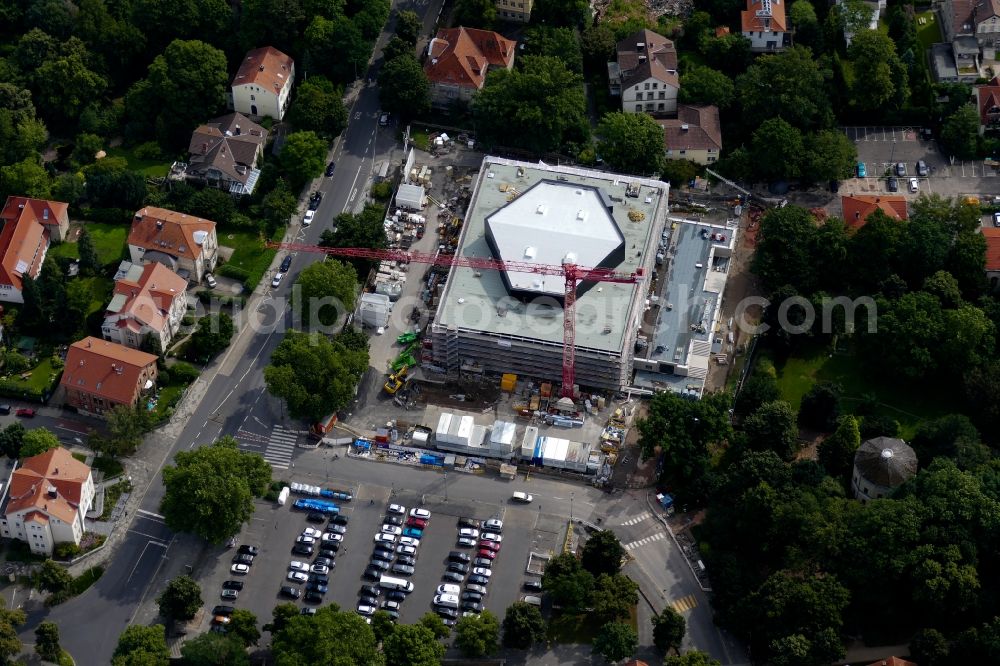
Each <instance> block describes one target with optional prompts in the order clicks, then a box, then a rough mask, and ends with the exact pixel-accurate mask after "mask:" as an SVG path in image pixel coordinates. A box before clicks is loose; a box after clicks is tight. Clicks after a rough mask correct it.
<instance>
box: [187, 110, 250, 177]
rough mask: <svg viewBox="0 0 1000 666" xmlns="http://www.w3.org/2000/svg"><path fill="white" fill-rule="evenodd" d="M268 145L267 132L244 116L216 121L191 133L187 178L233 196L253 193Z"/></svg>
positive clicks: (228, 116) (226, 117)
mask: <svg viewBox="0 0 1000 666" xmlns="http://www.w3.org/2000/svg"><path fill="white" fill-rule="evenodd" d="M266 143H267V130H266V129H264V128H263V127H261V126H260V125H258V124H257V123H255V122H253V121H252V120H250V119H249V118H247V117H246V116H244V115H243V114H242V113H230V114H229V115H227V116H223V117H221V118H216V119H215V120H213V121H211V122H208V123H205V124H204V125H201V126H200V127H198V129H196V130H195V131H194V132H193V133H192V134H191V143H190V145H189V146H188V153H190V157H189V158H188V165H187V168H186V170H185V176H186V177H187V178H188V179H191V180H196V181H199V182H202V183H204V184H205V185H207V186H209V187H217V188H219V189H220V190H223V191H225V192H229V193H230V194H232V195H233V196H241V195H244V194H253V189H254V187H255V186H256V185H257V180H258V179H259V178H260V170H259V169H257V161H258V160H259V159H261V158H262V157H263V156H264V145H265V144H266Z"/></svg>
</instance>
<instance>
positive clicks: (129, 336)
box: [101, 261, 187, 350]
mask: <svg viewBox="0 0 1000 666" xmlns="http://www.w3.org/2000/svg"><path fill="white" fill-rule="evenodd" d="M186 289H187V280H185V279H184V278H182V277H181V276H179V275H177V273H174V272H173V271H172V270H170V269H169V268H167V267H166V266H164V265H163V264H159V263H156V262H153V263H149V264H145V265H139V264H132V263H129V262H127V261H126V262H122V267H121V268H120V269H119V274H118V276H117V278H116V280H115V290H114V295H113V296H112V297H111V302H110V303H109V304H108V307H107V309H106V310H105V311H104V324H103V325H102V326H101V333H102V334H103V336H104V339H105V340H111V341H112V342H117V343H118V344H122V345H125V346H126V347H132V348H133V349H139V348H140V347H141V346H142V343H143V342H144V341H145V340H146V338H147V337H149V336H152V337H153V338H154V339H156V341H157V342H158V343H159V345H160V349H162V350H166V349H167V346H168V345H169V344H170V341H171V340H172V339H173V337H174V334H176V333H177V329H179V328H180V326H181V319H182V318H183V317H184V313H185V312H187V291H186Z"/></svg>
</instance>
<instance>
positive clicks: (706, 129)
mask: <svg viewBox="0 0 1000 666" xmlns="http://www.w3.org/2000/svg"><path fill="white" fill-rule="evenodd" d="M656 122H657V123H658V124H659V125H660V127H662V128H663V145H664V150H665V151H666V155H667V159H670V160H691V161H692V162H696V163H698V164H711V163H712V162H715V161H717V160H718V159H719V153H720V152H722V125H721V124H720V123H719V108H718V107H716V106H687V105H683V104H682V105H681V106H679V107H677V117H676V118H664V119H662V120H657V121H656Z"/></svg>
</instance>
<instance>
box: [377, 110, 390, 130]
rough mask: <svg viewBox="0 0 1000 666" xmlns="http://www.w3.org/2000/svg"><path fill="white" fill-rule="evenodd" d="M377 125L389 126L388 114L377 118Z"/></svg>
mask: <svg viewBox="0 0 1000 666" xmlns="http://www.w3.org/2000/svg"><path fill="white" fill-rule="evenodd" d="M378 124H379V127H388V125H389V114H388V113H383V114H382V115H381V116H379V117H378Z"/></svg>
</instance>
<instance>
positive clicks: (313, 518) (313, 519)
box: [306, 513, 326, 523]
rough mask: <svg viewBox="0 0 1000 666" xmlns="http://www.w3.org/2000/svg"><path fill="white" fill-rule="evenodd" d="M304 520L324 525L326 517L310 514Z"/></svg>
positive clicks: (319, 514)
mask: <svg viewBox="0 0 1000 666" xmlns="http://www.w3.org/2000/svg"><path fill="white" fill-rule="evenodd" d="M306 520H308V521H309V522H310V523H325V522H326V516H324V515H323V514H322V513H310V514H309V515H308V516H306Z"/></svg>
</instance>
